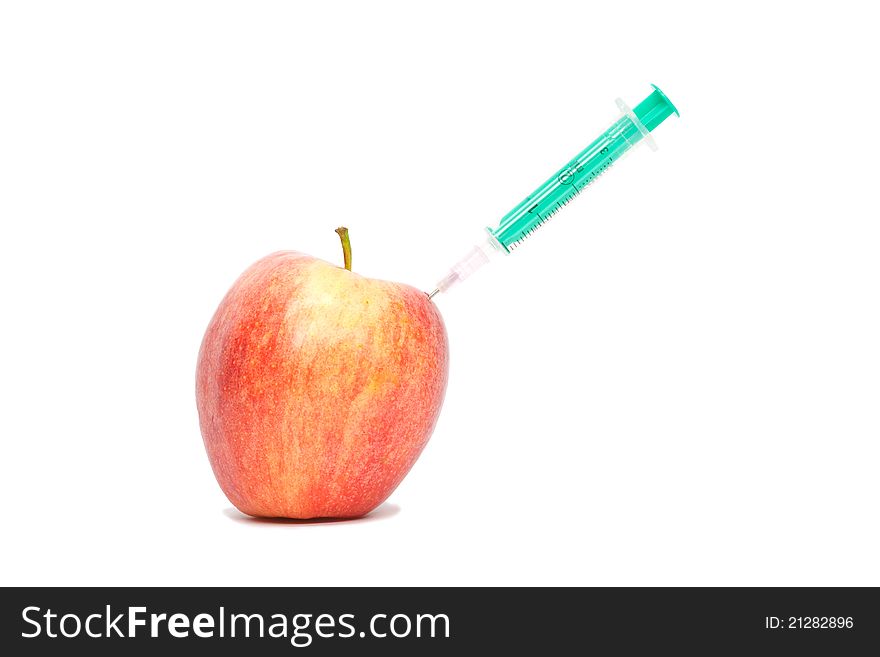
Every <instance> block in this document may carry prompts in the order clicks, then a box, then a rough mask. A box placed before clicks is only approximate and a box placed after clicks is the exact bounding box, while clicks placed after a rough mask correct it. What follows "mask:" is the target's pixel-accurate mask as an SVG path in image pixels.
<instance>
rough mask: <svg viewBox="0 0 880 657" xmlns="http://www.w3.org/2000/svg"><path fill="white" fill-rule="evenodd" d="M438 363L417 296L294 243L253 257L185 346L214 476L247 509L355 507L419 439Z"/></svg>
mask: <svg viewBox="0 0 880 657" xmlns="http://www.w3.org/2000/svg"><path fill="white" fill-rule="evenodd" d="M448 371H449V346H448V341H447V337H446V329H445V327H444V325H443V320H442V318H441V317H440V313H439V311H438V310H437V307H436V306H435V305H434V304H433V302H431V301H430V299H428V297H427V295H426V294H425V293H424V292H421V291H419V290H417V289H415V288H412V287H410V286H408V285H403V284H400V283H391V282H387V281H380V280H373V279H368V278H364V277H362V276H360V275H358V274H355V273H352V272H350V271H347V270H346V269H343V268H341V267H337V266H335V265H331V264H329V263H327V262H324V261H322V260H318V259H316V258H313V257H311V256H307V255H304V254H301V253H297V252H294V251H280V252H278V253H273V254H271V255H269V256H266V257H265V258H263V259H262V260H259V261H258V262H256V263H255V264H253V265H252V266H251V267H250V268H249V269H248V270H247V271H245V272H244V274H242V275H241V277H240V278H239V279H238V280H237V281H236V282H235V284H234V285H233V286H232V288H231V289H230V290H229V292H228V293H227V294H226V297H225V298H224V299H223V301H222V302H221V303H220V306H219V308H217V312H216V313H215V314H214V317H213V319H212V320H211V322H210V324H209V325H208V329H207V331H206V332H205V337H204V340H203V341H202V346H201V350H200V352H199V359H198V366H197V372H196V400H197V405H198V410H199V422H200V425H201V430H202V437H203V439H204V443H205V449H206V450H207V452H208V459H209V460H210V462H211V467H212V468H213V470H214V475H215V477H216V478H217V482H218V483H219V484H220V488H222V489H223V492H224V493H225V494H226V497H228V498H229V501H230V502H232V504H234V505H235V507H236V508H237V509H238V510H239V511H241V512H243V513H246V514H248V515H251V516H263V517H284V518H303V519H305V518H322V517H325V518H351V517H358V516H362V515H365V514H367V513H369V512H370V511H371V510H373V509H374V508H376V507H377V506H378V505H379V504H381V503H382V502H383V501H385V499H387V498H388V496H389V495H390V494H391V492H392V491H393V490H394V489H395V488H396V487H397V485H398V484H399V483H400V482H401V480H403V478H404V476H406V473H407V472H409V470H410V468H411V467H412V465H413V464H414V463H415V461H416V459H417V458H418V456H419V454H420V453H421V451H422V449H423V448H424V447H425V444H426V443H427V442H428V439H429V438H430V436H431V432H432V431H433V429H434V425H435V424H436V422H437V417H438V415H439V413H440V407H441V405H442V403H443V396H444V394H445V391H446V382H447V379H448Z"/></svg>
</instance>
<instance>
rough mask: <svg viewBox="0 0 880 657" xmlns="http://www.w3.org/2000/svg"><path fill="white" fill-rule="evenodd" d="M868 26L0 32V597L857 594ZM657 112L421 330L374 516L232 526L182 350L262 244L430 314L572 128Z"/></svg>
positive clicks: (259, 10)
mask: <svg viewBox="0 0 880 657" xmlns="http://www.w3.org/2000/svg"><path fill="white" fill-rule="evenodd" d="M869 7H870V5H869V3H856V2H851V3H850V2H835V3H805V2H799V3H769V2H760V3H750V2H741V3H736V4H734V5H726V6H724V8H721V7H720V6H718V5H715V4H713V3H681V2H674V1H669V0H667V1H664V2H650V3H642V2H637V1H635V0H631V1H630V2H626V3H614V2H602V3H589V2H578V3H566V2H554V3H546V2H531V3H525V4H519V3H514V2H503V3H492V4H490V3H477V2H463V3H453V2H443V3H435V4H434V5H433V6H431V7H429V6H428V5H425V4H423V3H393V4H392V3H355V2H352V3H340V2H334V3H308V4H306V3H288V2H274V3H272V2H268V3H251V2H240V3H229V2H151V3H121V2H101V3H99V2H83V3H66V2H59V3H46V2H9V3H4V4H3V5H2V9H0V221H2V233H0V274H2V279H0V280H2V305H0V313H2V322H0V349H2V354H0V400H2V402H0V403H2V415H0V438H2V476H0V486H2V491H0V492H2V499H3V504H4V511H3V516H2V521H0V522H2V534H3V539H2V546H0V550H2V559H0V575H2V583H3V584H116V585H154V584H184V585H190V584H193V585H194V584H203V585H208V584H212V585H224V584H235V585H239V584H241V585H244V584H248V585H305V584H311V585H338V584H388V585H391V584H411V585H429V584H475V585H484V584H501V585H508V584H510V585H514V584H529V585H531V584H579V585H660V584H667V585H709V584H715V585H722V584H724V585H746V584H748V585H808V584H810V585H831V584H835V585H860V584H873V585H880V560H878V559H877V555H878V554H880V529H878V522H877V517H878V500H880V481H878V462H880V446H878V438H880V413H878V399H880V346H878V345H880V340H878V336H880V310H878V294H877V293H878V290H877V287H878V283H880V258H878V247H880V223H878V220H880V212H878V202H877V179H878V168H880V167H878V146H880V143H878V140H880V138H878V134H877V129H876V123H877V121H876V116H875V110H876V108H877V107H878V106H880V87H878V84H877V68H876V64H877V62H878V61H880V48H878V45H877V44H878V40H877V32H876V23H875V21H874V19H873V17H872V16H873V10H872V9H869ZM651 82H655V83H657V84H658V85H660V86H661V88H663V90H664V91H665V92H666V93H667V94H668V95H669V97H670V98H671V99H672V100H673V102H675V103H676V105H677V106H678V108H679V109H680V110H681V114H682V116H681V118H680V119H675V118H673V119H670V120H668V121H667V122H666V123H664V124H663V125H662V126H661V127H660V128H658V129H657V131H656V132H655V137H656V139H657V141H658V143H659V145H660V150H659V152H657V153H656V154H654V153H651V152H650V151H648V150H647V149H646V148H641V149H639V150H638V151H636V152H635V153H633V154H632V156H631V157H629V158H627V159H626V160H625V161H624V162H622V163H620V165H619V166H617V167H615V168H614V169H613V170H612V171H611V172H610V173H609V174H608V175H607V176H605V177H603V178H602V179H601V180H600V181H599V182H597V184H596V185H595V186H594V187H592V188H591V189H589V190H588V191H587V192H586V193H585V194H584V195H583V196H582V197H580V198H579V199H578V200H577V202H576V203H574V204H573V205H572V206H570V207H568V208H567V209H566V210H565V211H564V212H562V213H561V214H559V215H558V216H557V217H555V218H554V220H553V221H552V222H551V223H550V224H549V225H548V226H547V227H545V228H543V229H542V230H541V231H540V232H539V233H538V234H537V235H536V236H535V237H534V238H532V239H531V240H530V241H529V242H528V243H527V244H526V245H524V246H523V248H522V249H520V250H518V251H517V252H516V253H515V254H514V255H513V256H511V257H510V258H508V259H505V260H504V261H502V262H500V263H498V264H493V265H492V266H491V267H488V268H486V269H485V270H483V271H481V272H479V273H478V274H477V275H475V277H474V278H472V279H471V280H470V281H468V282H467V283H465V284H463V285H461V286H460V287H459V288H457V289H455V290H453V291H452V292H451V293H450V294H449V295H446V296H441V297H439V298H438V300H437V302H438V305H439V307H440V308H441V311H442V313H443V315H444V317H445V320H446V323H447V327H448V331H449V337H450V344H451V352H452V365H451V373H450V376H451V378H450V385H449V390H448V393H447V397H446V402H445V406H444V409H443V413H442V416H441V420H440V422H439V425H438V426H437V429H436V431H435V433H434V435H433V438H432V440H431V442H430V444H429V446H428V448H427V449H426V450H425V452H424V453H423V455H422V457H421V459H420V460H419V462H418V463H417V464H416V466H415V467H414V469H413V470H412V472H411V473H410V475H409V476H408V477H407V479H406V480H405V481H404V483H403V484H402V485H401V486H400V487H399V488H398V490H397V491H396V492H395V493H394V494H393V496H392V497H391V499H390V500H389V502H388V503H387V504H386V505H385V506H384V507H381V508H380V509H379V511H378V512H376V513H375V514H374V515H373V516H372V517H368V518H367V519H365V520H362V521H357V522H349V523H333V524H311V525H303V524H289V523H277V522H275V523H271V522H258V521H253V520H248V519H245V518H244V517H243V516H241V515H240V514H238V513H237V512H235V511H233V510H232V509H231V505H230V504H229V502H228V501H227V500H226V499H225V497H224V496H223V494H222V493H221V491H220V489H219V488H218V486H217V484H216V483H215V481H214V478H213V475H212V473H211V470H210V468H209V466H208V462H207V459H206V457H205V454H204V449H203V447H202V442H201V438H200V435H199V428H198V422H197V415H196V409H195V401H194V369H195V361H196V354H197V350H198V347H199V343H200V341H201V337H202V332H203V331H204V329H205V326H206V325H207V322H208V320H209V319H210V317H211V315H212V313H213V312H214V309H215V308H216V305H217V303H218V302H219V301H220V299H221V297H222V296H223V294H224V293H225V292H226V289H227V288H228V286H229V285H230V284H231V283H232V281H233V280H234V279H235V278H236V277H237V276H238V274H239V273H241V271H242V270H244V269H245V268H246V267H247V266H248V265H249V264H250V263H251V262H253V261H254V260H256V259H258V258H260V257H261V256H263V255H265V254H267V253H269V252H272V251H275V250H278V249H287V248H289V249H296V250H301V251H305V252H307V253H311V254H313V255H315V256H318V257H321V258H324V259H327V260H330V261H333V262H337V263H341V252H340V249H339V245H338V239H337V236H336V235H335V234H334V232H333V229H334V228H336V226H338V225H340V224H345V225H347V226H348V227H349V228H350V230H351V233H352V241H353V249H354V268H355V270H356V271H358V272H360V273H362V274H364V275H367V276H374V277H378V278H387V279H393V280H399V281H403V282H408V283H411V284H413V285H416V286H418V287H420V288H422V289H426V290H427V289H429V288H431V287H432V286H433V283H434V282H435V281H436V280H437V279H438V278H439V277H440V276H441V275H442V274H443V273H444V271H445V269H446V268H447V267H448V266H450V265H451V264H452V263H453V262H454V261H455V260H456V259H457V258H458V257H459V256H461V255H463V253H464V252H465V251H466V250H467V249H468V248H469V247H470V245H471V244H472V243H474V242H475V241H477V240H479V239H481V231H482V229H483V227H484V226H486V225H489V224H495V223H496V222H497V221H498V219H499V218H500V217H501V215H503V214H504V213H505V212H507V210H509V209H510V208H511V207H512V206H513V205H515V204H516V203H517V202H519V201H520V200H521V199H522V198H523V197H524V196H525V195H527V194H528V193H529V192H530V191H531V190H532V189H533V188H534V187H535V186H537V185H538V184H539V183H540V182H542V181H543V180H544V179H545V178H546V177H547V176H549V175H550V174H551V173H552V172H553V171H555V170H556V169H557V168H559V167H560V166H561V165H563V164H564V163H565V162H566V161H567V160H568V159H569V158H570V157H571V156H572V155H574V154H575V153H576V152H577V151H579V150H580V149H581V148H583V147H584V146H586V145H587V144H588V143H589V142H590V141H592V140H593V138H594V137H596V136H597V135H598V134H599V133H600V132H601V131H602V130H604V129H605V128H606V127H608V126H609V125H610V124H611V122H612V121H613V120H614V119H615V118H616V116H617V110H616V107H615V105H614V98H615V97H617V96H621V97H623V98H624V99H625V100H626V101H627V102H628V103H629V104H631V105H635V104H636V103H637V102H638V101H640V100H641V99H642V98H643V97H644V96H645V95H647V94H648V93H649V92H650V86H649V83H651Z"/></svg>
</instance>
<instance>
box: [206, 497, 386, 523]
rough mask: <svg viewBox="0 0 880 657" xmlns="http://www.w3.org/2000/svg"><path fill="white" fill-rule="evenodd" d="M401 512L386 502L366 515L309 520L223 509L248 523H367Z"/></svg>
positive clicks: (224, 511)
mask: <svg viewBox="0 0 880 657" xmlns="http://www.w3.org/2000/svg"><path fill="white" fill-rule="evenodd" d="M398 513H400V507H399V506H397V505H396V504H389V503H388V502H385V503H384V504H382V505H380V506H379V508H377V509H374V510H373V511H371V512H370V513H368V514H367V515H365V516H361V517H359V518H309V519H308V520H297V519H296V518H255V517H253V516H248V515H245V514H244V513H242V512H241V511H239V510H238V509H236V508H235V507H228V508H226V509H223V515H225V516H226V517H227V518H230V519H231V520H234V521H235V522H241V523H244V524H247V525H339V524H346V523H365V522H374V521H376V520H386V519H388V518H392V517H394V516H396V515H397V514H398Z"/></svg>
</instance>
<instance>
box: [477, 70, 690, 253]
mask: <svg viewBox="0 0 880 657" xmlns="http://www.w3.org/2000/svg"><path fill="white" fill-rule="evenodd" d="M617 104H618V107H619V108H620V109H621V111H622V114H623V115H622V116H621V117H620V118H619V119H618V120H617V121H615V122H614V123H613V124H612V126H611V127H610V128H608V130H606V131H605V132H603V133H602V134H601V135H600V136H599V137H598V138H597V139H595V140H594V141H593V143H591V144H590V145H589V146H587V147H586V148H585V149H584V150H582V151H581V152H580V153H578V154H577V155H575V156H574V157H573V158H572V159H571V160H570V161H569V162H568V163H567V164H566V165H565V166H564V167H562V168H561V169H559V171H557V172H556V173H554V174H553V175H552V176H551V177H550V178H549V179H548V180H547V181H545V182H544V184H543V185H541V186H540V187H538V188H537V189H536V190H535V191H534V192H532V193H531V194H529V196H527V197H526V198H525V199H524V200H523V201H522V202H521V203H519V204H518V205H517V206H516V207H514V208H513V210H511V211H510V212H508V213H507V214H506V215H504V217H503V218H502V219H501V222H500V223H499V224H498V226H497V227H496V228H491V227H490V228H488V229H487V230H488V231H489V234H490V235H491V236H492V237H493V238H494V239H495V240H496V241H497V242H498V244H499V245H500V246H501V247H502V248H503V249H504V250H505V251H507V252H508V253H509V252H510V251H512V250H513V249H515V248H516V247H517V246H518V245H519V244H521V243H522V241H523V240H525V239H526V238H527V237H529V236H530V235H531V234H532V233H533V232H534V231H535V230H537V229H538V228H539V227H540V226H541V225H543V224H544V223H546V222H547V221H548V220H549V219H550V218H551V217H552V216H553V215H554V214H556V212H558V211H559V210H560V209H562V208H563V207H564V206H566V205H567V204H568V203H569V202H570V201H571V200H572V199H573V198H574V197H575V196H577V195H578V194H579V193H580V192H581V191H583V189H584V188H585V187H587V186H588V185H589V184H590V183H592V182H593V181H594V180H595V179H596V178H598V177H599V176H600V175H602V173H604V172H605V171H607V170H608V168H609V167H610V166H611V165H612V164H614V163H615V162H616V161H617V160H619V159H620V158H621V157H623V155H624V154H625V153H626V152H627V151H629V150H630V149H632V147H633V146H635V145H637V144H638V143H639V142H641V141H643V140H647V141H648V142H649V143H650V144H651V145H652V147H653V148H656V146H654V145H653V140H652V139H651V135H650V133H651V131H652V130H653V129H654V128H656V127H657V126H658V125H660V123H662V122H663V121H664V120H665V119H666V118H667V117H668V116H670V115H671V114H672V113H673V112H674V113H675V114H678V110H676V109H675V106H674V105H673V104H672V103H671V102H670V101H669V99H668V98H666V95H665V94H664V93H663V92H662V91H660V89H659V88H657V86H654V91H653V92H652V93H651V94H650V95H649V96H648V97H647V98H645V99H644V100H643V101H642V102H641V103H639V104H638V105H637V106H636V108H635V110H634V111H633V110H630V109H629V108H628V107H627V106H626V105H625V104H624V103H623V102H622V101H620V100H618V103H617Z"/></svg>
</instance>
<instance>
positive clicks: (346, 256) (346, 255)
mask: <svg viewBox="0 0 880 657" xmlns="http://www.w3.org/2000/svg"><path fill="white" fill-rule="evenodd" d="M336 232H337V234H338V235H339V239H340V241H341V242H342V260H343V262H344V263H345V268H346V269H347V270H348V271H351V239H349V237H348V228H346V227H345V226H340V227H339V228H337V229H336Z"/></svg>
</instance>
